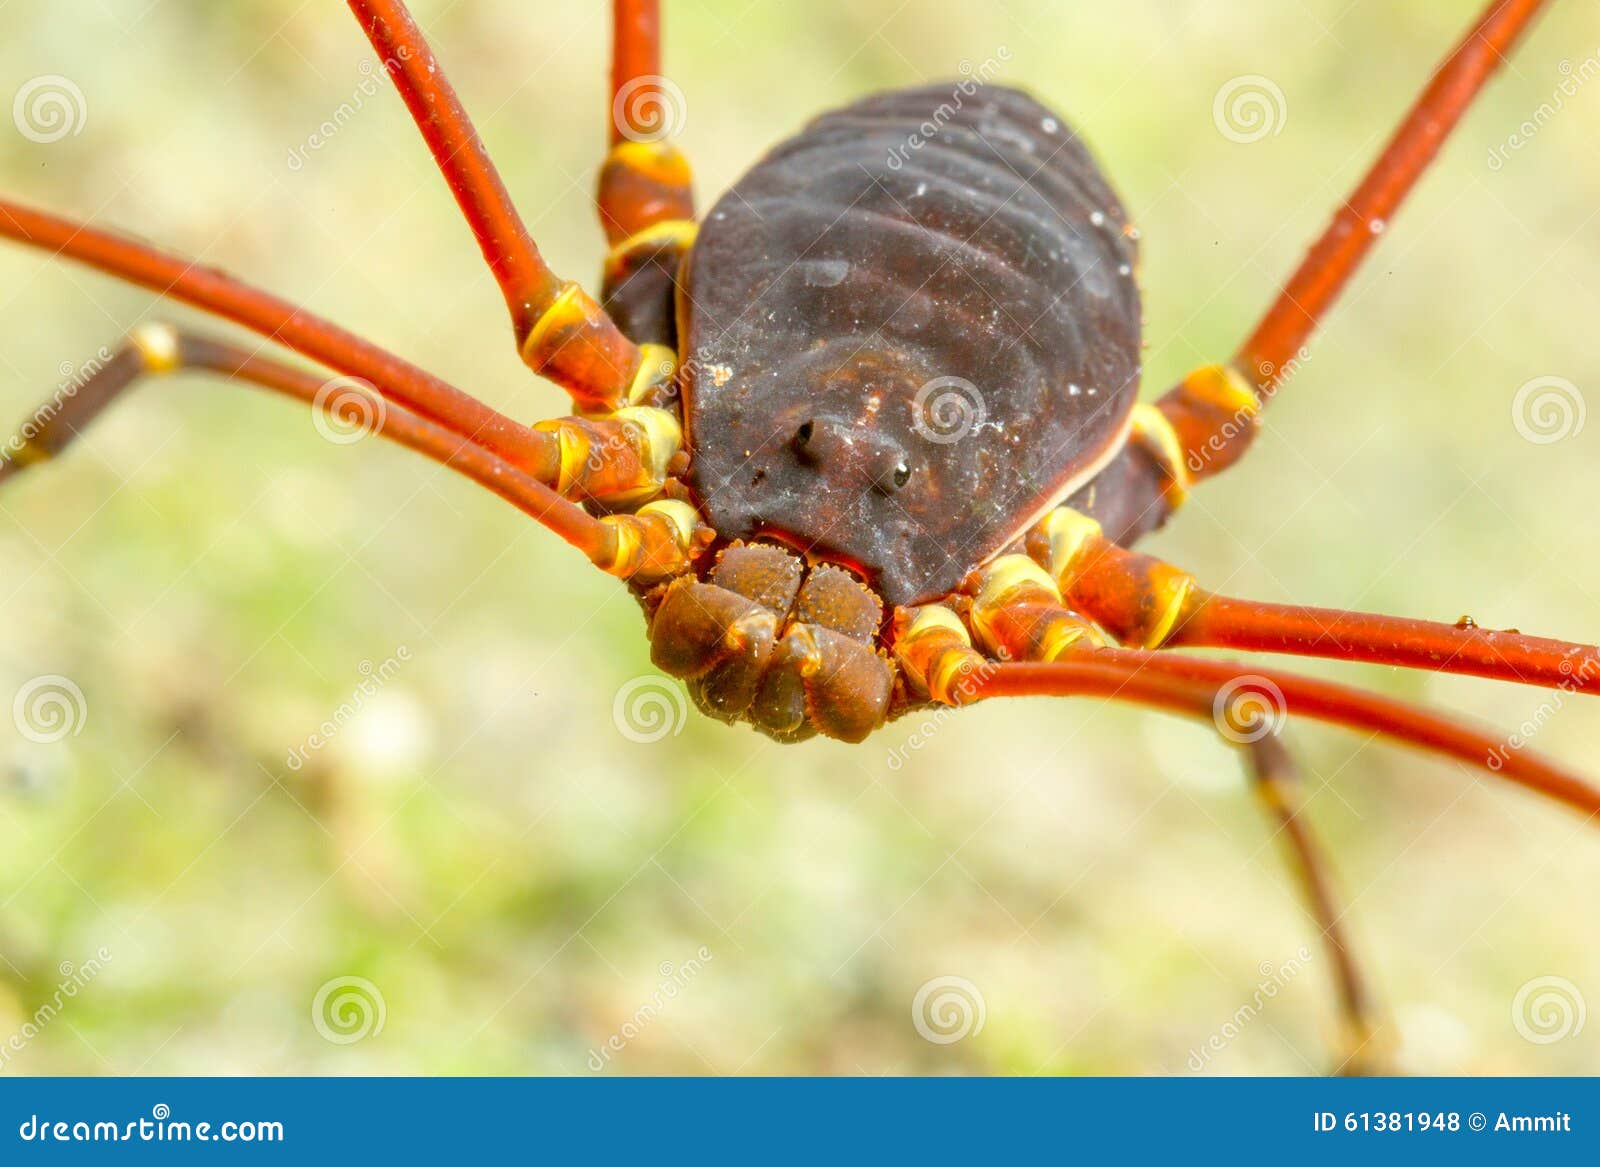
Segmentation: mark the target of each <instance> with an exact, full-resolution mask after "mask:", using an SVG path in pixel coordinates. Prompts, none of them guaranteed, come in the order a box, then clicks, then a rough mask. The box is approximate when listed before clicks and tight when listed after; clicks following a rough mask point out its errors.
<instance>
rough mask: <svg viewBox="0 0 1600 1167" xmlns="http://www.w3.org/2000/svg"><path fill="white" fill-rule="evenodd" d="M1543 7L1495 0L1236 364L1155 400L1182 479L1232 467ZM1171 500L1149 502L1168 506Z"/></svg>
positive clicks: (1202, 374)
mask: <svg viewBox="0 0 1600 1167" xmlns="http://www.w3.org/2000/svg"><path fill="white" fill-rule="evenodd" d="M1544 4H1545V0H1492V3H1490V4H1489V6H1488V8H1487V9H1485V11H1484V12H1483V15H1482V16H1480V17H1479V19H1478V21H1477V23H1476V24H1474V25H1473V27H1472V28H1471V30H1470V31H1469V32H1468V33H1467V35H1466V36H1465V37H1464V38H1463V39H1462V40H1461V41H1460V43H1458V44H1457V45H1456V46H1455V48H1454V49H1453V50H1452V51H1451V53H1450V55H1449V56H1447V57H1446V58H1445V60H1444V62H1443V63H1442V64H1441V65H1440V66H1439V68H1438V71H1437V72H1435V73H1434V75H1433V79H1432V81H1430V82H1429V84H1428V87H1427V88H1426V89H1425V90H1423V92H1422V96H1421V97H1419V98H1418V99H1417V101H1416V104H1415V105H1413V106H1412V108H1411V111H1410V112H1409V113H1408V114H1407V116H1406V119H1405V121H1403V122H1402V123H1401V124H1400V128H1399V129H1398V130H1397V131H1396V132H1395V134H1394V137H1393V138H1391V139H1390V141H1389V143H1388V145H1387V146H1386V147H1385V148H1384V150H1383V153H1382V154H1380V155H1379V157H1378V160H1377V162H1376V163H1375V164H1374V165H1373V167H1372V169H1371V170H1369V171H1368V172H1367V175H1366V177H1365V178H1363V179H1362V180H1361V183H1360V185H1359V186H1357V187H1356V189H1355V191H1354V192H1352V194H1351V195H1350V197H1349V198H1348V199H1347V200H1346V201H1345V202H1344V203H1343V204H1342V205H1341V206H1340V207H1339V209H1338V210H1337V211H1336V212H1335V214H1334V217H1333V221H1332V222H1331V223H1330V224H1329V225H1328V227H1327V229H1326V230H1325V231H1324V232H1323V233H1322V236H1321V238H1319V239H1318V240H1317V241H1316V243H1314V244H1313V245H1312V247H1311V250H1310V251H1309V252H1308V253H1307V255H1306V257H1305V259H1304V260H1303V261H1302V262H1301V264H1300V266H1299V268H1297V269H1296V271H1295V272H1294V274H1293V275H1292V276H1290V278H1289V281H1288V282H1287V283H1286V284H1285V285H1284V286H1283V289H1282V291H1281V292H1280V293H1279V294H1278V298H1277V299H1276V300H1275V301H1274V302H1273V304H1272V306H1271V307H1270V308H1269V309H1268V310H1267V313H1266V315H1265V316H1263V317H1262V318H1261V321H1260V323H1259V324H1257V325H1256V328H1255V331H1254V332H1252V333H1251V334H1250V336H1249V338H1248V339H1247V340H1246V341H1245V342H1244V344H1243V345H1241V346H1240V348H1239V351H1238V353H1237V354H1236V355H1235V356H1234V358H1233V361H1232V364H1231V365H1230V366H1209V367H1206V368H1202V369H1197V370H1195V372H1193V373H1191V374H1189V376H1188V377H1186V378H1184V380H1183V381H1181V382H1180V383H1179V384H1178V385H1177V386H1176V387H1175V388H1173V389H1172V390H1170V391H1169V392H1168V393H1167V394H1166V395H1165V396H1164V397H1162V398H1161V399H1160V401H1159V402H1158V407H1159V409H1160V410H1161V412H1162V414H1163V415H1165V416H1166V418H1167V419H1168V421H1169V422H1170V423H1171V425H1172V427H1173V430H1174V431H1175V433H1176V438H1177V443H1176V445H1177V450H1178V465H1177V466H1176V467H1175V470H1176V472H1177V474H1178V475H1180V476H1185V477H1186V478H1187V479H1188V480H1198V479H1201V478H1206V477H1209V476H1210V475H1213V474H1216V473H1218V472H1219V471H1221V470H1224V469H1226V468H1227V467H1229V466H1231V465H1233V463H1234V462H1235V461H1237V460H1238V459H1239V457H1240V456H1241V455H1242V454H1243V453H1244V451H1245V449H1246V448H1247V447H1248V446H1249V444H1250V441H1251V439H1252V438H1253V437H1254V436H1255V432H1256V416H1255V414H1256V410H1257V408H1258V407H1259V405H1260V404H1262V403H1264V402H1265V401H1267V400H1268V399H1270V398H1271V397H1272V396H1273V395H1274V394H1275V393H1276V392H1277V390H1278V388H1279V387H1280V386H1281V385H1282V384H1283V382H1284V381H1285V380H1287V378H1288V377H1289V376H1290V375H1292V374H1293V373H1294V372H1295V370H1296V368H1297V366H1298V365H1299V364H1300V362H1301V360H1302V359H1303V358H1302V346H1304V344H1305V343H1306V341H1307V339H1308V338H1309V337H1310V336H1311V333H1312V332H1313V331H1314V330H1315V329H1316V328H1317V326H1318V325H1319V324H1320V323H1321V322H1322V320H1323V318H1324V317H1325V316H1326V315H1327V312H1328V310H1329V309H1330V308H1331V307H1332V306H1333V303H1334V301H1335V300H1336V299H1337V298H1338V296H1339V293H1340V291H1341V290H1343V288H1344V286H1345V285H1346V283H1347V282H1348V281H1349V279H1350V277H1351V275H1352V274H1353V273H1354V272H1355V270H1356V268H1357V267H1359V266H1360V264H1361V261H1362V260H1363V259H1364V258H1365V257H1366V255H1367V253H1368V252H1369V251H1370V250H1371V249H1372V245H1373V244H1374V243H1375V242H1376V241H1377V239H1378V237H1379V235H1380V234H1382V233H1383V231H1384V228H1385V227H1386V226H1387V225H1388V223H1389V222H1390V220H1391V219H1392V218H1393V217H1394V214H1395V212H1396V211H1397V210H1398V209H1399V207H1400V204H1401V203H1402V202H1403V201H1404V199H1405V197H1406V196H1407V195H1408V194H1409V193H1410V192H1411V189H1412V187H1414V186H1415V185H1416V183H1417V180H1418V179H1419V178H1421V177H1422V174H1423V172H1424V171H1426V170H1427V168H1428V164H1429V163H1430V162H1432V161H1433V159H1434V156H1435V155H1436V154H1437V153H1438V152H1439V148H1440V146H1442V145H1443V144H1444V140H1445V138H1446V137H1447V136H1448V135H1449V133H1450V131H1451V130H1452V129H1454V128H1455V125H1456V123H1457V122H1459V121H1460V119H1461V116H1462V114H1464V113H1465V112H1466V110H1467V108H1468V107H1469V106H1470V105H1471V104H1472V100H1473V98H1475V97H1476V96H1477V95H1478V93H1479V91H1480V90H1481V89H1482V88H1483V86H1484V83H1485V82H1487V81H1488V80H1489V78H1490V77H1491V76H1493V74H1494V72H1495V70H1496V69H1498V68H1499V66H1500V65H1501V63H1502V62H1503V61H1504V60H1505V57H1506V54H1507V53H1508V52H1509V51H1510V50H1511V47H1512V45H1513V44H1515V42H1516V40H1517V38H1518V37H1519V36H1521V34H1522V33H1523V32H1524V31H1525V30H1526V29H1527V27H1528V26H1529V24H1530V23H1531V22H1532V21H1533V18H1534V17H1535V16H1536V15H1537V14H1538V13H1539V10H1540V9H1541V8H1543V7H1544ZM1175 501H1176V500H1175V499H1172V498H1170V497H1169V498H1168V499H1167V500H1166V501H1165V502H1163V500H1162V499H1161V498H1160V497H1154V498H1152V499H1151V503H1152V505H1154V506H1157V507H1162V508H1163V509H1168V510H1170V509H1171V506H1172V505H1174V503H1175Z"/></svg>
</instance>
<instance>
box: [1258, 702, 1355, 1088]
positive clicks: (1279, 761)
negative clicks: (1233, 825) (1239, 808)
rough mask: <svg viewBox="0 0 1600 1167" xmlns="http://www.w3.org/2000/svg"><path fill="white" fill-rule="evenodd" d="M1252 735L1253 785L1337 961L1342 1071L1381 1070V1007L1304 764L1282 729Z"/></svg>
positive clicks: (1264, 729)
mask: <svg viewBox="0 0 1600 1167" xmlns="http://www.w3.org/2000/svg"><path fill="white" fill-rule="evenodd" d="M1258 734H1259V735H1260V736H1257V735H1258ZM1247 736H1249V737H1251V738H1253V739H1254V740H1251V741H1249V742H1248V743H1247V745H1246V746H1245V750H1246V753H1247V754H1248V756H1249V760H1250V774H1251V777H1252V778H1253V779H1254V783H1253V789H1254V790H1255V793H1256V796H1257V798H1258V799H1259V800H1260V801H1261V804H1262V806H1263V807H1265V809H1266V811H1267V813H1268V814H1269V815H1271V816H1272V819H1273V821H1274V822H1276V823H1277V827H1278V835H1279V837H1280V838H1281V840H1282V841H1283V844H1284V850H1285V851H1286V852H1287V853H1288V859H1289V863H1290V865H1291V866H1292V867H1293V868H1294V874H1295V878H1296V880H1297V882H1298V883H1299V884H1300V889H1301V894H1302V898H1303V899H1304V900H1305V907H1306V911H1307V912H1308V913H1309V914H1310V916H1311V918H1312V919H1313V920H1314V921H1316V924H1317V927H1318V928H1319V929H1320V930H1321V932H1322V941H1323V947H1324V948H1326V949H1327V952H1328V955H1329V957H1331V958H1332V961H1333V970H1334V972H1333V979H1334V984H1335V986H1336V987H1337V989H1338V993H1339V1009H1340V1015H1341V1018H1342V1021H1343V1025H1344V1030H1345V1032H1344V1034H1343V1039H1344V1040H1343V1041H1342V1043H1341V1046H1342V1057H1341V1064H1340V1066H1339V1072H1341V1073H1346V1074H1351V1073H1372V1072H1378V1071H1380V1070H1381V1069H1382V1066H1383V1059H1382V1055H1381V1051H1379V1050H1375V1049H1373V1048H1372V1045H1373V1041H1374V1038H1375V1036H1376V1034H1377V1030H1378V1017H1377V1009H1376V1007H1375V1006H1374V1004H1373V1001H1372V994H1371V992H1370V991H1369V990H1368V988H1367V981H1366V978H1365V977H1364V976H1362V975H1361V969H1360V966H1359V965H1358V964H1357V963H1356V958H1355V953H1354V951H1353V950H1352V948H1351V945H1350V938H1349V936H1348V935H1347V930H1346V928H1345V924H1344V912H1343V911H1342V910H1341V909H1340V907H1339V902H1338V898H1337V895H1336V893H1335V891H1334V882H1333V873H1332V872H1331V871H1330V870H1329V869H1328V862H1327V859H1326V858H1325V857H1324V856H1323V854H1322V848H1321V847H1319V846H1318V845H1317V841H1316V839H1315V838H1314V837H1313V835H1312V833H1311V826H1310V824H1309V823H1308V822H1307V821H1306V808H1305V794H1304V790H1303V784H1302V782H1301V780H1300V771H1299V767H1297V766H1296V765H1295V763H1294V759H1293V758H1292V757H1290V756H1289V751H1288V750H1287V749H1286V748H1285V747H1284V744H1283V740H1282V737H1281V735H1280V734H1279V733H1278V732H1277V731H1276V730H1273V729H1270V728H1268V727H1265V726H1261V725H1259V724H1258V725H1257V726H1255V727H1253V729H1252V732H1251V733H1250V734H1248V735H1247Z"/></svg>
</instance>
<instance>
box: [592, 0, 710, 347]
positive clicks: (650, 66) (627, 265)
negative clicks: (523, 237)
mask: <svg viewBox="0 0 1600 1167" xmlns="http://www.w3.org/2000/svg"><path fill="white" fill-rule="evenodd" d="M612 21H613V39H612V56H611V108H610V111H609V117H608V120H609V122H610V126H611V148H610V150H609V151H608V152H607V154H606V159H605V163H604V164H603V165H602V166H601V168H600V184H599V189H598V191H597V193H596V196H595V202H596V205H597V207H598V208H599V211H600V224H601V226H602V227H604V229H605V233H606V242H607V243H608V244H610V250H609V251H608V253H607V254H606V260H605V269H604V272H603V278H604V284H603V286H602V290H601V303H602V304H604V305H605V308H606V310H607V311H608V312H610V313H611V315H612V318H613V319H615V320H616V321H617V324H618V325H619V326H620V327H621V328H622V330H623V331H624V332H625V333H627V335H628V336H629V337H630V338H632V339H633V340H634V341H635V342H636V343H641V344H643V343H646V342H648V343H650V344H656V345H663V346H666V347H668V348H672V349H673V350H674V351H675V344H674V341H675V337H676V325H675V322H674V316H673V283H674V280H675V278H676V274H677V269H678V265H679V263H680V262H681V260H682V258H683V256H684V254H685V253H686V252H687V251H688V250H689V248H690V246H691V245H692V244H693V243H694V237H695V229H696V228H695V222H694V195H693V193H692V190H691V184H690V173H689V162H688V160H687V159H686V158H685V157H684V156H683V154H682V153H681V152H680V151H679V150H678V148H677V147H676V146H674V145H673V144H672V141H671V137H672V135H674V134H676V133H677V132H678V130H679V129H681V128H682V124H683V120H684V114H685V106H684V97H683V91H682V90H680V89H679V88H678V87H677V86H676V85H674V84H673V83H672V82H671V81H669V80H668V79H667V78H666V77H665V76H663V75H662V72H661V4H660V0H614V3H613V5H612Z"/></svg>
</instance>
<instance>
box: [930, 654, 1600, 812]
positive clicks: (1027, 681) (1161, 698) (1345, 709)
mask: <svg viewBox="0 0 1600 1167" xmlns="http://www.w3.org/2000/svg"><path fill="white" fill-rule="evenodd" d="M1242 683H1247V684H1248V686H1250V687H1251V688H1252V689H1254V690H1255V691H1257V692H1259V691H1261V690H1265V691H1266V693H1267V694H1268V697H1269V699H1270V700H1271V701H1273V702H1279V701H1281V703H1282V712H1283V713H1286V714H1287V715H1288V716H1290V717H1296V716H1299V717H1309V718H1312V719H1313V720H1316V721H1324V722H1327V723H1329V724H1331V725H1338V726H1343V727H1344V728H1346V729H1358V730H1363V731H1366V732H1369V733H1374V734H1377V735H1379V736H1382V737H1386V738H1388V739H1390V740H1392V741H1396V742H1401V743H1403V744H1406V745H1411V746H1415V747H1417V748H1419V749H1423V750H1427V751H1428V752H1430V753H1435V754H1438V755H1440V756H1443V757H1449V758H1454V759H1456V760H1457V761H1460V762H1464V763H1466V764H1467V765H1469V766H1472V767H1474V768H1476V769H1479V770H1482V771H1483V772H1484V773H1487V774H1493V775H1495V776H1497V777H1500V778H1505V779H1508V780H1510V781H1511V782H1514V783H1516V784H1517V785H1519V786H1524V787H1526V788H1528V789H1529V790H1533V791H1536V792H1537V793H1540V794H1543V795H1545V796H1547V797H1549V798H1553V799H1555V800H1556V801H1558V802H1562V803H1565V804H1566V805H1567V806H1570V807H1572V808H1574V809H1575V810H1577V811H1579V812H1580V813H1581V814H1583V815H1584V816H1585V817H1586V818H1595V817H1596V816H1600V790H1597V789H1595V788H1594V787H1593V786H1590V785H1589V784H1588V783H1586V782H1585V781H1583V779H1581V778H1579V777H1577V776H1576V775H1574V774H1569V773H1568V772H1567V771H1565V770H1563V769H1562V768H1561V767H1559V766H1557V765H1556V764H1555V763H1553V762H1550V761H1547V760H1545V759H1544V758H1542V757H1540V756H1539V755H1537V754H1534V753H1530V752H1529V751H1527V750H1515V751H1512V750H1507V749H1506V748H1505V746H1504V744H1503V742H1502V741H1501V740H1499V739H1497V738H1494V737H1491V736H1490V735H1488V734H1486V733H1483V732H1481V731H1479V730H1475V729H1471V728H1468V727H1467V726H1464V725H1461V724H1459V723H1457V722H1454V721H1451V720H1449V719H1448V718H1444V717H1440V716H1438V715H1437V714H1434V713H1429V712H1428V711H1426V710H1423V709H1417V708H1415V707H1413V706H1410V705H1405V704H1402V703H1401V702H1398V701H1392V700H1389V699H1388V698H1385V697H1379V696H1376V695H1374V694H1371V693H1363V692H1361V691H1360V690H1358V689H1351V688H1348V687H1346V686H1344V685H1336V684H1332V683H1330V682H1327V681H1319V680H1314V679H1312V678H1309V677H1298V676H1294V675H1292V674H1288V673H1280V672H1276V671H1270V670H1266V669H1257V668H1254V667H1253V666H1242V665H1239V664H1234V663H1229V662H1223V661H1211V660H1202V659H1199V658H1196V657H1188V656H1176V655H1171V654H1165V653H1157V652H1146V651H1142V650H1138V649H1125V648H1101V649H1095V650H1093V651H1092V652H1089V651H1085V652H1084V653H1083V654H1082V655H1081V656H1076V657H1074V658H1072V659H1070V660H1058V661H1055V662H1052V663H1049V664H1031V663H1030V664H990V665H987V666H985V667H981V668H975V669H972V670H971V671H970V673H969V675H968V676H967V678H966V679H965V680H964V681H963V684H964V686H965V688H964V689H962V690H961V693H962V696H963V698H964V699H966V700H979V699H982V698H986V697H1029V696H1056V697H1075V696H1085V695H1089V696H1100V697H1107V698H1113V699H1116V700H1122V701H1131V702H1134V703H1136V704H1140V705H1147V706H1150V707H1152V708H1157V709H1165V710H1168V711H1171V712H1175V713H1183V714H1187V715H1189V716H1193V717H1200V718H1203V719H1206V720H1214V721H1217V722H1218V723H1219V724H1220V723H1221V722H1222V718H1223V717H1224V715H1225V714H1226V712H1227V710H1226V709H1220V708H1219V706H1220V705H1221V701H1220V700H1219V698H1226V697H1227V696H1228V695H1229V693H1230V692H1234V691H1237V690H1238V689H1239V688H1240V687H1241V684H1242ZM1230 686H1231V687H1232V688H1231V689H1230Z"/></svg>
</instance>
